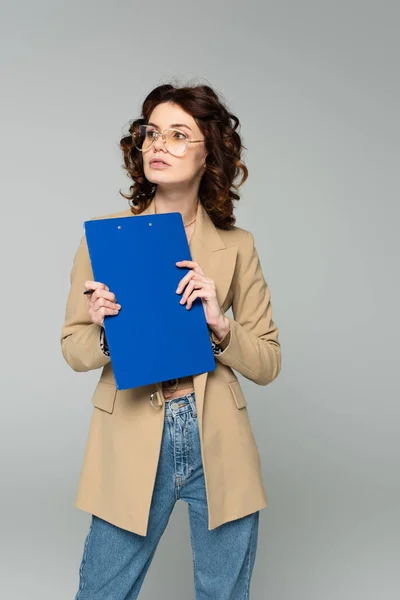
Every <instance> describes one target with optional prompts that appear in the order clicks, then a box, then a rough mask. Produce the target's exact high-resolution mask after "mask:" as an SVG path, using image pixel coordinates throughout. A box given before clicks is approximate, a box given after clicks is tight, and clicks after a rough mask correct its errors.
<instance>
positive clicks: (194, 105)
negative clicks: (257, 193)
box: [119, 84, 248, 229]
mask: <svg viewBox="0 0 400 600" xmlns="http://www.w3.org/2000/svg"><path fill="white" fill-rule="evenodd" d="M162 102H171V103H173V104H176V105H178V106H180V107H181V108H182V109H183V110H184V111H186V112H187V113H188V114H190V115H192V117H193V118H194V120H195V121H196V123H197V125H198V126H199V128H200V130H201V132H202V134H203V135H204V137H205V139H206V142H205V147H206V150H207V152H208V155H207V157H206V168H205V172H204V175H203V177H202V179H201V182H200V187H199V198H200V201H201V203H202V205H203V206H204V208H205V210H206V211H207V213H208V215H209V216H210V218H211V219H212V221H213V223H214V225H216V226H217V227H220V228H221V229H229V228H230V227H231V226H232V225H234V224H235V221H236V219H235V216H234V215H233V201H237V200H239V199H240V197H239V194H238V191H237V190H238V188H239V187H240V186H241V185H243V183H244V182H245V181H246V179H247V177H248V170H247V167H246V166H245V164H244V163H243V162H242V160H241V153H242V148H245V146H243V144H242V141H241V138H240V136H239V134H238V133H237V131H236V130H237V128H238V127H239V125H240V123H239V119H238V118H237V117H236V116H235V115H233V114H232V113H230V112H229V111H228V109H227V108H226V106H224V104H223V103H222V102H221V100H220V99H219V98H218V96H217V94H216V92H215V91H214V90H213V89H212V88H211V87H210V86H208V85H189V86H185V87H176V86H174V85H171V84H165V85H160V86H158V87H156V88H154V89H153V90H152V91H151V92H150V93H149V94H148V96H147V98H146V99H145V100H144V102H143V105H142V115H143V116H142V117H140V118H138V119H135V120H133V121H129V123H130V125H129V134H126V135H124V136H123V137H122V138H121V140H120V142H119V147H120V148H121V150H122V153H123V159H124V165H123V168H124V169H125V170H126V171H127V172H128V175H129V177H131V178H132V180H133V182H134V183H133V184H132V185H131V186H130V188H129V189H130V192H131V193H130V194H128V195H126V194H123V193H122V192H121V190H120V194H121V196H123V197H124V198H127V199H128V201H129V205H130V206H131V210H132V212H133V213H134V214H140V213H141V212H142V211H143V210H144V209H145V208H147V206H148V205H149V204H150V202H151V200H152V199H153V197H154V194H155V191H156V189H157V185H156V184H153V183H151V182H150V181H149V180H148V179H147V178H146V177H145V174H144V169H143V158H142V153H141V152H140V151H139V150H137V149H136V148H135V147H134V145H133V141H132V132H133V130H134V129H135V128H136V127H137V125H139V124H140V123H143V124H145V123H147V122H148V120H149V117H150V114H151V112H152V111H153V109H154V108H155V107H156V106H157V105H158V104H160V103H162ZM239 174H242V179H241V181H240V183H239V184H238V185H236V184H235V183H234V180H235V179H236V177H237V176H238V175H239ZM131 201H132V204H131Z"/></svg>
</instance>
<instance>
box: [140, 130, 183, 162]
mask: <svg viewBox="0 0 400 600" xmlns="http://www.w3.org/2000/svg"><path fill="white" fill-rule="evenodd" d="M157 134H158V135H161V134H160V132H159V131H158V130H157V129H155V128H154V127H152V126H150V125H139V126H138V127H137V128H136V129H135V130H134V131H133V132H132V139H133V143H134V145H135V147H136V148H137V149H138V150H141V151H142V152H146V150H148V149H149V148H150V146H151V145H152V144H153V142H154V141H155V139H156V138H157ZM164 135H165V140H166V147H167V150H168V151H169V152H171V154H175V156H181V155H182V154H184V152H185V150H186V139H187V137H186V135H185V134H184V133H183V132H182V131H179V130H178V129H166V130H165V132H164Z"/></svg>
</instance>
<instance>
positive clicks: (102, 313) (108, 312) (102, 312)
mask: <svg viewBox="0 0 400 600" xmlns="http://www.w3.org/2000/svg"><path fill="white" fill-rule="evenodd" d="M92 313H93V314H92V315H91V316H92V321H93V323H97V324H99V325H102V324H103V322H104V317H106V316H110V317H111V316H116V315H117V314H118V313H119V310H114V309H112V308H107V307H106V306H100V308H99V310H96V311H92Z"/></svg>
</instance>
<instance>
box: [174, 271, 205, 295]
mask: <svg viewBox="0 0 400 600" xmlns="http://www.w3.org/2000/svg"><path fill="white" fill-rule="evenodd" d="M193 277H196V278H197V279H200V280H201V281H207V277H205V276H202V275H200V274H199V273H197V272H196V271H189V273H187V274H186V275H185V276H184V277H182V279H181V280H180V282H179V284H178V287H177V288H176V293H177V294H180V293H181V291H182V290H183V288H184V287H185V285H186V284H187V283H188V282H189V281H190V280H191V279H193Z"/></svg>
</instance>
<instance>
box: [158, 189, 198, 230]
mask: <svg viewBox="0 0 400 600" xmlns="http://www.w3.org/2000/svg"><path fill="white" fill-rule="evenodd" d="M154 202H155V210H156V212H157V213H167V212H180V213H181V215H182V219H183V222H184V223H189V222H190V221H192V220H193V219H194V218H195V217H196V213H197V202H198V200H197V192H196V194H193V192H192V193H184V194H181V195H180V194H179V193H178V194H176V193H175V194H167V193H165V192H162V191H160V190H158V189H157V191H156V193H155V196H154Z"/></svg>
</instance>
